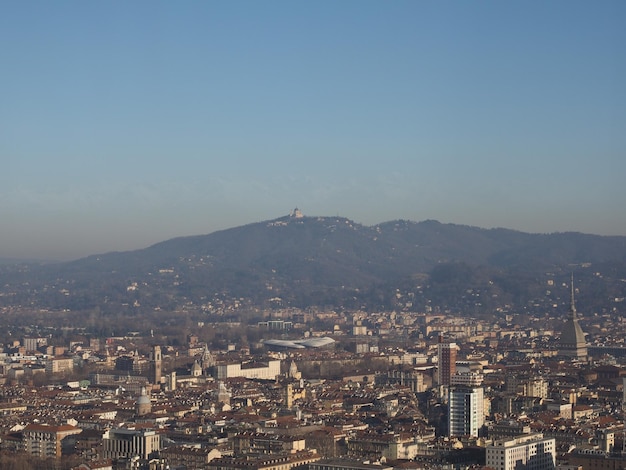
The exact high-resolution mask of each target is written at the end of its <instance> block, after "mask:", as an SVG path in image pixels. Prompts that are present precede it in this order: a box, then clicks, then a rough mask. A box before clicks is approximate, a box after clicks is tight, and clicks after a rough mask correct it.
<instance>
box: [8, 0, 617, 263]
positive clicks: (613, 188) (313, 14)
mask: <svg viewBox="0 0 626 470" xmlns="http://www.w3.org/2000/svg"><path fill="white" fill-rule="evenodd" d="M625 15H626V4H625V3H624V2H619V1H604V2H600V3H592V2H577V1H567V2H566V1H554V2H547V3H543V2H505V3H502V2H480V3H467V2H446V3H426V2H412V1H395V2H371V1H345V2H286V1H274V2H246V1H242V2H183V3H173V2H154V1H150V2H148V1H137V2H132V3H127V2H105V3H93V2H88V3H85V2H76V1H62V2H5V3H3V4H2V5H1V6H0V41H1V42H2V44H4V45H5V47H3V48H0V60H1V62H2V64H3V72H2V84H3V91H4V93H3V98H2V101H3V104H2V106H1V107H0V126H1V128H2V132H0V220H2V223H0V240H1V241H2V243H0V258H29V259H35V258H43V259H59V260H65V259H73V258H78V257H81V256H85V255H88V254H94V253H102V252H106V251H112V250H116V251H117V250H129V249H135V248H142V247H145V246H148V245H150V244H153V243H156V242H159V241H162V240H165V239H167V238H171V237H175V236H182V235H193V234H202V233H209V232H212V231H215V230H219V229H224V228H228V227H233V226H236V225H241V224H246V223H250V222H255V221H260V220H265V219H272V218H275V217H280V216H282V215H286V214H287V213H288V212H289V211H290V210H291V209H293V207H295V206H298V207H299V208H300V209H302V211H303V212H304V213H305V215H336V214H339V215H341V216H345V217H349V218H351V219H354V220H355V221H357V222H359V223H363V224H367V225H371V224H376V223H378V222H383V221H387V220H392V219H400V218H401V219H411V220H424V219H437V220H440V221H442V222H452V223H458V224H468V225H476V226H481V227H487V228H488V227H507V228H512V229H517V230H522V231H527V232H555V231H580V232H587V233H595V234H601V235H626V217H625V213H624V212H625V211H624V207H623V201H625V200H626V185H624V182H623V180H624V175H625V174H626V158H624V157H625V154H624V150H625V149H626V92H625V90H626V86H625V85H624V84H626V56H625V55H624V51H623V45H624V44H626V29H624V28H623V21H622V19H623V18H624V17H625Z"/></svg>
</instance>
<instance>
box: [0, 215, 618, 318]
mask: <svg viewBox="0 0 626 470" xmlns="http://www.w3.org/2000/svg"><path fill="white" fill-rule="evenodd" d="M625 266H626V237H603V236H596V235H587V234H581V233H555V234H528V233H522V232H518V231H513V230H507V229H481V228H477V227H470V226H463V225H454V224H442V223H439V222H437V221H432V220H428V221H424V222H411V221H404V220H399V221H392V222H386V223H382V224H379V225H375V226H371V227H370V226H363V225H360V224H357V223H355V222H353V221H351V220H349V219H347V218H341V217H292V216H287V217H282V218H278V219H275V220H271V221H266V222H260V223H254V224H249V225H245V226H241V227H236V228H232V229H228V230H223V231H218V232H214V233H211V234H208V235H199V236H191V237H180V238H174V239H171V240H167V241H164V242H161V243H158V244H155V245H153V246H150V247H148V248H145V249H141V250H136V251H129V252H115V253H107V254H101V255H94V256H89V257H87V258H83V259H80V260H77V261H73V262H69V263H58V264H47V265H34V264H19V265H6V266H0V282H1V284H2V286H3V287H2V288H1V289H0V305H3V306H5V307H8V306H15V305H17V304H19V305H32V306H33V308H40V309H49V310H63V309H69V310H74V311H79V310H91V309H96V308H97V309H99V311H102V312H103V313H108V312H117V313H119V312H120V311H128V312H129V313H132V312H133V311H150V310H154V309H161V310H172V311H173V310H176V309H181V308H197V309H203V310H206V311H207V312H222V313H225V312H226V313H227V312H229V311H230V310H232V309H235V308H241V307H242V305H245V306H247V307H249V308H252V307H286V306H297V307H310V306H323V307H326V306H333V307H346V308H364V309H391V308H394V309H398V308H400V309H424V308H433V307H435V308H440V309H447V310H458V311H467V309H471V310H470V311H471V312H473V313H475V312H479V311H481V310H485V311H494V310H498V309H507V308H508V309H510V308H521V307H522V306H523V307H524V308H528V304H529V302H536V299H537V298H541V299H543V300H542V301H541V303H540V304H541V305H542V306H543V305H544V303H545V304H546V305H547V303H546V302H548V303H549V302H558V303H563V302H564V301H566V299H567V293H566V292H565V293H563V292H561V291H560V290H556V294H555V295H554V296H552V297H551V296H549V298H548V299H547V300H546V299H545V291H546V285H547V284H546V283H547V282H548V281H549V280H550V279H553V278H554V279H556V280H557V281H559V279H561V278H563V279H567V277H568V276H569V274H570V272H571V271H572V270H576V271H577V277H584V278H585V280H584V282H587V283H591V284H593V286H594V287H593V291H594V295H595V294H598V293H599V295H601V296H602V299H600V302H605V301H608V299H610V298H613V299H615V298H620V297H624V296H626V293H625V292H624V284H625V283H624V282H622V281H621V280H620V279H625V278H626V269H625ZM594 273H601V274H600V276H602V277H601V278H600V277H598V276H597V275H595V274H594ZM599 279H602V282H598V280H599ZM581 282H583V281H581ZM558 285H559V283H558V282H557V286H558ZM475 294H477V296H476V295H475ZM407 296H409V297H410V299H411V300H410V301H408V300H407ZM553 297H554V298H553ZM400 299H402V300H400ZM533 299H534V300H533ZM591 299H592V295H591V292H587V296H583V297H582V299H581V300H582V302H583V304H584V303H585V302H587V303H590V302H591ZM229 309H230V310H229Z"/></svg>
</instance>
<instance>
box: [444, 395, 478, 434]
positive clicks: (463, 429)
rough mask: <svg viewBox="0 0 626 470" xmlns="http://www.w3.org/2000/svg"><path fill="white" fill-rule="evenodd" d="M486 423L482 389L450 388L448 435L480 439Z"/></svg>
mask: <svg viewBox="0 0 626 470" xmlns="http://www.w3.org/2000/svg"><path fill="white" fill-rule="evenodd" d="M484 423H485V399H484V393H483V389H482V387H465V386H454V385H453V386H452V387H450V395H449V401H448V435H449V436H474V437H478V430H479V429H480V428H481V427H482V425H483V424H484Z"/></svg>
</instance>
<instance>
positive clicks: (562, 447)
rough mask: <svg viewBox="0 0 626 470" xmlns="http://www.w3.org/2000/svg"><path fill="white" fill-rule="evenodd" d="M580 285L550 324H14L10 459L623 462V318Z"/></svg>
mask: <svg viewBox="0 0 626 470" xmlns="http://www.w3.org/2000/svg"><path fill="white" fill-rule="evenodd" d="M548 283H550V282H549V281H548ZM549 287H551V288H552V289H555V286H554V284H553V283H552V284H551V285H549ZM578 287H579V286H577V285H575V279H574V276H573V275H572V277H571V280H570V282H569V283H567V284H564V285H563V286H561V290H563V291H564V292H567V293H568V294H569V297H570V299H569V308H568V309H565V308H564V309H563V310H568V311H562V312H557V314H556V315H553V316H546V317H544V318H525V317H524V316H521V315H514V314H503V315H502V316H501V317H494V318H493V319H491V320H486V319H484V318H471V317H459V316H458V315H451V314H449V313H438V312H425V313H417V312H395V311H394V312H378V313H375V312H374V313H372V312H369V313H366V312H364V311H348V310H345V309H336V310H327V311H322V310H319V309H317V310H310V311H306V310H300V309H296V308H293V309H289V308H284V309H280V308H276V309H272V310H266V311H263V319H262V320H261V321H256V322H254V323H249V324H244V323H242V322H233V321H223V322H203V321H197V322H196V323H195V324H194V325H192V327H191V328H190V327H189V325H188V324H185V325H182V324H181V327H180V330H179V331H176V330H175V329H172V328H171V327H170V329H169V331H170V332H175V333H177V334H172V335H170V336H167V335H164V334H163V333H162V332H160V331H159V330H158V329H156V331H155V330H154V329H151V330H150V331H149V332H143V331H129V332H127V333H126V334H125V335H121V336H109V337H97V336H95V335H93V334H89V333H88V332H87V329H86V328H83V327H76V328H70V327H65V328H62V329H59V328H52V327H48V328H46V327H45V326H43V325H39V326H30V327H22V328H15V329H13V331H7V332H5V338H4V341H5V344H4V346H3V352H2V353H1V355H0V359H1V361H2V363H1V365H0V373H1V381H2V386H1V389H0V394H1V397H2V398H1V401H0V428H1V434H0V449H1V453H0V466H1V468H3V469H29V468H37V469H39V468H42V469H47V468H49V469H84V470H87V469H100V470H102V469H128V468H142V469H143V468H145V469H166V468H168V469H211V470H243V469H268V470H288V469H292V468H295V469H306V468H308V469H310V470H342V469H352V470H359V469H362V470H366V469H378V470H379V469H381V468H384V469H392V468H393V469H396V468H397V469H421V468H441V469H452V468H459V469H461V468H492V469H495V470H509V469H522V468H523V469H530V470H533V469H538V470H544V469H553V468H561V469H574V468H582V469H585V468H603V469H604V468H608V469H619V468H623V466H624V464H625V463H626V454H624V452H623V450H624V449H625V446H626V442H625V439H624V436H625V432H624V411H623V405H624V403H625V394H624V383H625V382H626V368H625V367H624V363H625V361H626V354H625V353H626V350H625V348H624V343H623V342H624V337H623V328H624V319H623V316H621V315H619V314H618V315H616V314H615V312H612V313H611V314H606V315H602V316H598V315H597V314H595V315H593V316H590V315H585V314H584V313H583V314H581V313H580V312H578V311H577V308H576V295H577V293H578V292H579V289H578ZM581 287H584V286H581ZM61 330H62V331H61ZM589 332H593V334H590V333H589ZM61 333H62V334H61ZM9 335H11V336H9ZM17 335H19V337H16V336H17ZM11 338H14V339H11ZM179 338H182V339H179Z"/></svg>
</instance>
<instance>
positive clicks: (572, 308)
mask: <svg viewBox="0 0 626 470" xmlns="http://www.w3.org/2000/svg"><path fill="white" fill-rule="evenodd" d="M571 286H572V300H571V302H572V304H571V306H570V309H571V312H572V317H574V319H576V302H575V300H574V273H572V282H571Z"/></svg>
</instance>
